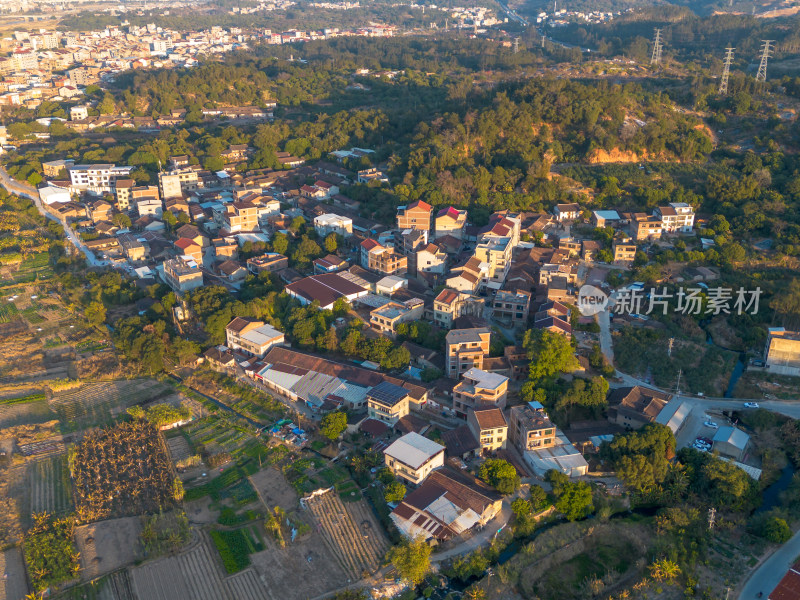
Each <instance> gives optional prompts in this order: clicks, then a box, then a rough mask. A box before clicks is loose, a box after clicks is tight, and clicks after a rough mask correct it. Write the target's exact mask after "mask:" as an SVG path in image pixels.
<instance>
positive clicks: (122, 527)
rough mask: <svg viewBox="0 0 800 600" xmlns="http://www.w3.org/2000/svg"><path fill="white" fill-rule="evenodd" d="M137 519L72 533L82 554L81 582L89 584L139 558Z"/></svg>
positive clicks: (108, 523) (105, 522)
mask: <svg viewBox="0 0 800 600" xmlns="http://www.w3.org/2000/svg"><path fill="white" fill-rule="evenodd" d="M141 531H142V522H141V519H140V518H139V517H124V518H122V519H111V520H109V521H100V522H99V523H93V524H91V525H84V526H82V527H78V528H76V529H75V540H76V542H77V545H78V550H79V551H80V553H81V579H82V580H83V581H89V580H91V579H94V578H96V577H99V576H100V575H102V574H104V573H109V572H111V571H114V570H116V569H119V568H121V567H124V566H126V565H129V564H132V563H133V562H134V561H136V560H138V559H140V558H142V556H143V554H142V551H141V544H140V543H139V534H140V533H141Z"/></svg>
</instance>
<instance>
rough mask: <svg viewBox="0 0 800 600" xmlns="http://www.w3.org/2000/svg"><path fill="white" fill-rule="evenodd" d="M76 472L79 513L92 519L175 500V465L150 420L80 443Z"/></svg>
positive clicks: (158, 506) (149, 509)
mask: <svg viewBox="0 0 800 600" xmlns="http://www.w3.org/2000/svg"><path fill="white" fill-rule="evenodd" d="M74 452H75V455H74V460H73V464H72V465H71V468H72V477H73V480H74V482H75V493H76V499H77V513H78V517H79V518H80V519H81V521H83V522H92V521H98V520H102V519H108V518H110V517H121V516H129V515H136V514H142V513H153V512H158V511H161V510H165V509H168V508H170V507H172V506H174V505H175V502H176V501H175V490H174V479H175V478H174V473H173V471H172V464H171V463H170V460H169V457H168V456H167V451H166V448H165V445H164V443H163V440H162V438H161V435H160V433H159V432H158V430H157V429H156V428H155V427H153V425H151V424H150V423H148V422H147V421H142V420H138V421H134V422H129V423H120V424H119V425H117V426H116V427H113V428H110V429H105V430H99V431H93V432H91V433H89V434H88V435H87V436H86V437H85V438H84V440H83V442H82V443H81V444H80V445H79V446H76V447H75V451H74Z"/></svg>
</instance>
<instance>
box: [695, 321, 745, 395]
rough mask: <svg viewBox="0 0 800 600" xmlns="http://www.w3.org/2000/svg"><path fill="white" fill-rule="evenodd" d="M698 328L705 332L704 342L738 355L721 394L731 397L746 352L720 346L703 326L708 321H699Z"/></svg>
mask: <svg viewBox="0 0 800 600" xmlns="http://www.w3.org/2000/svg"><path fill="white" fill-rule="evenodd" d="M699 325H700V328H701V329H702V330H703V331H705V332H706V344H707V345H709V346H714V347H715V348H719V349H720V350H725V351H727V352H736V353H737V354H738V355H739V358H738V359H737V361H736V365H735V366H734V367H733V372H732V373H731V378H730V379H729V380H728V386H727V387H726V388H725V393H724V394H723V398H733V390H735V389H736V384H737V383H738V382H739V378H740V377H741V376H742V373H744V371H745V368H746V367H747V353H745V352H739V351H738V350H733V349H731V348H726V347H725V346H720V345H719V344H717V343H716V342H715V341H714V338H713V336H712V335H711V334H710V333H709V332H708V330H707V329H706V328H705V326H706V325H708V321H706V320H704V321H700V323H699Z"/></svg>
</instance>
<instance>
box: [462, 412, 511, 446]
mask: <svg viewBox="0 0 800 600" xmlns="http://www.w3.org/2000/svg"><path fill="white" fill-rule="evenodd" d="M467 425H468V426H469V428H470V431H471V432H472V435H474V436H475V439H476V440H478V443H479V444H480V447H481V451H482V452H483V453H484V454H486V453H492V452H494V451H495V450H500V449H501V448H505V447H506V440H507V439H508V423H507V422H506V418H505V416H504V415H503V411H502V410H500V409H499V408H496V407H494V408H493V407H487V408H475V409H473V410H470V411H469V412H468V413H467Z"/></svg>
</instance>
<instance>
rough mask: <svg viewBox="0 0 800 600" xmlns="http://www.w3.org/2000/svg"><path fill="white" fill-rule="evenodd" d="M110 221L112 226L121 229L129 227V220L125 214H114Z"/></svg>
mask: <svg viewBox="0 0 800 600" xmlns="http://www.w3.org/2000/svg"><path fill="white" fill-rule="evenodd" d="M111 220H112V221H113V223H114V225H116V226H117V227H119V228H121V229H126V228H128V227H130V226H131V218H130V217H129V216H128V215H126V214H125V213H116V214H115V215H114V216H113V217H112V218H111Z"/></svg>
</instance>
